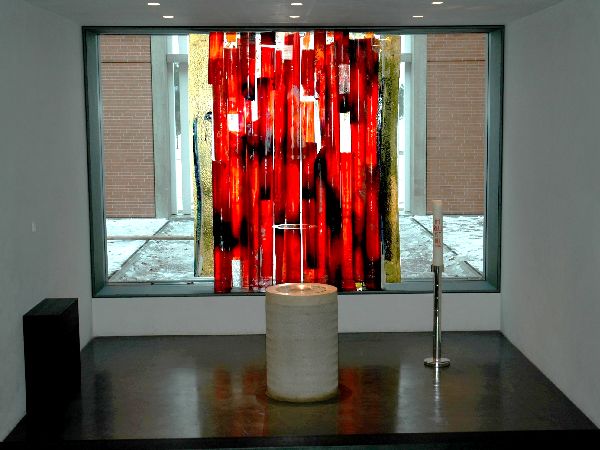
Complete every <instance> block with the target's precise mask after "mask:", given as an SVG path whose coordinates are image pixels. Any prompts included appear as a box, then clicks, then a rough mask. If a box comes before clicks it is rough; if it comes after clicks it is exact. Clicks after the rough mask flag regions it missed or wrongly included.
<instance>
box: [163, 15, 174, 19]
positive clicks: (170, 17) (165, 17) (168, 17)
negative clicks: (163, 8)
mask: <svg viewBox="0 0 600 450" xmlns="http://www.w3.org/2000/svg"><path fill="white" fill-rule="evenodd" d="M173 17H175V16H163V19H172V18H173Z"/></svg>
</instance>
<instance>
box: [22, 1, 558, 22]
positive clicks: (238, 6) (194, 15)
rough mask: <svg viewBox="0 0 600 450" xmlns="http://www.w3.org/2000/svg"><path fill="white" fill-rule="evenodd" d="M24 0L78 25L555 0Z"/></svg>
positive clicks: (337, 16) (480, 9) (391, 14)
mask: <svg viewBox="0 0 600 450" xmlns="http://www.w3.org/2000/svg"><path fill="white" fill-rule="evenodd" d="M27 1H29V3H31V4H34V5H36V6H39V7H41V8H44V9H46V10H49V11H52V12H54V13H56V14H58V15H61V16H64V17H67V18H69V19H71V20H72V21H74V22H76V23H78V24H80V25H97V26H111V25H112V26H263V25H265V26H269V25H278V26H288V25H289V26H294V25H300V26H327V25H329V26H336V25H337V26H367V27H370V26H373V27H376V26H440V25H504V24H507V23H509V22H511V21H513V20H515V19H517V18H519V17H523V16H526V15H529V14H532V13H534V12H536V11H539V10H541V9H544V8H546V7H548V6H551V5H553V4H556V3H559V1H560V0H445V1H444V4H442V5H432V3H431V0H296V1H301V2H302V3H303V6H290V2H291V1H294V0H153V1H156V2H160V3H161V5H160V6H148V5H147V2H148V0H27ZM163 15H173V16H174V18H173V19H164V18H163V17H162V16H163ZM290 15H298V16H300V18H297V19H291V18H290V17H289V16H290ZM413 15H422V16H424V17H423V18H413V17H412V16H413Z"/></svg>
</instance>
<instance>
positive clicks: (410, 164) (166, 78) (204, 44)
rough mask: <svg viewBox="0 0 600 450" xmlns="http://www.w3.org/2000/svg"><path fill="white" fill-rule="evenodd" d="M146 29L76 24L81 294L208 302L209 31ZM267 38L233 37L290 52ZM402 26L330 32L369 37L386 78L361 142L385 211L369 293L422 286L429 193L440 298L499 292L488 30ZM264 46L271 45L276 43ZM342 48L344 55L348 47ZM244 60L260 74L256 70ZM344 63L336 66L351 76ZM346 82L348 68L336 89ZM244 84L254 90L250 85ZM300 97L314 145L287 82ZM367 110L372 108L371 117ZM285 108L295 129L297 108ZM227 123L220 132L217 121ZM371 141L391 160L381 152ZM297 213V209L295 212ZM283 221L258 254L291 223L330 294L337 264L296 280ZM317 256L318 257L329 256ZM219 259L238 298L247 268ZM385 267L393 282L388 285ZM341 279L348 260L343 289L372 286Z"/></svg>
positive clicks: (493, 64) (492, 36) (496, 102)
mask: <svg viewBox="0 0 600 450" xmlns="http://www.w3.org/2000/svg"><path fill="white" fill-rule="evenodd" d="M161 31H162V30H159V32H158V33H157V32H156V30H154V33H155V34H152V35H148V34H143V33H141V32H140V31H139V30H132V29H122V30H119V31H118V33H120V34H113V33H114V32H115V30H114V29H111V34H105V33H104V32H103V30H102V29H96V28H93V29H92V28H89V29H86V32H85V35H86V81H87V107H88V139H89V164H90V175H89V176H90V194H91V201H90V217H91V221H92V261H93V281H94V294H95V295H96V296H146V295H150V296H153V295H156V296H164V295H169V296H170V295H197V294H206V293H211V292H213V289H214V286H215V284H214V283H215V260H214V253H213V244H214V238H213V220H215V218H214V217H215V216H214V215H213V207H214V204H213V189H214V188H216V189H217V190H218V189H220V187H216V186H215V187H213V181H214V180H215V178H214V175H213V170H212V162H211V159H213V160H214V153H215V150H214V148H215V142H217V140H216V139H215V121H217V120H218V118H217V117H216V116H217V115H218V112H216V111H214V105H213V94H214V93H215V92H216V91H215V87H214V83H213V85H211V83H209V81H210V80H209V76H208V70H209V65H210V54H209V48H210V45H211V42H210V40H211V39H213V38H212V37H211V36H215V35H216V34H217V33H215V32H213V33H210V32H205V31H203V30H200V31H193V32H188V31H187V30H181V32H179V31H177V33H179V34H173V33H174V31H173V29H168V30H166V29H165V30H164V34H161ZM283 31H284V30H276V31H274V32H260V33H256V32H241V33H242V36H244V35H247V36H252V37H251V39H252V42H253V44H254V45H256V47H253V48H258V47H259V45H258V44H256V41H255V39H258V40H259V43H260V36H264V39H265V40H264V41H263V43H264V46H265V47H266V48H269V47H270V46H271V45H270V42H269V41H268V39H269V36H271V35H272V36H273V47H274V48H275V46H276V45H281V46H282V47H281V51H282V52H286V51H291V50H287V49H286V48H289V46H290V45H291V44H287V43H286V42H284V40H283V39H284V38H283V36H285V33H283ZM418 31H419V30H400V31H399V30H394V31H389V30H380V31H378V32H373V33H364V32H360V33H354V32H341V31H338V32H337V33H338V34H339V36H342V37H343V36H346V39H355V40H357V41H356V42H358V40H361V39H362V40H361V41H360V42H363V41H366V40H369V42H372V43H374V46H373V49H374V51H377V52H378V55H379V56H378V58H379V59H378V63H379V69H378V70H379V74H380V75H381V74H383V73H384V72H382V70H384V69H382V67H385V70H388V71H387V72H385V76H383V75H381V79H378V85H379V91H378V94H377V95H378V96H379V98H378V100H377V101H378V103H379V111H378V114H379V115H378V120H379V122H378V128H377V134H376V136H377V137H376V139H378V141H377V145H378V149H379V150H378V155H379V158H380V159H379V160H378V161H379V165H380V166H379V167H380V169H379V170H381V173H382V176H383V179H384V180H386V181H385V182H384V181H382V182H381V185H380V186H381V191H380V193H379V195H380V196H384V197H385V199H386V201H387V203H381V202H380V204H381V205H383V204H386V205H392V204H393V205H394V206H393V207H386V208H381V210H380V211H379V213H378V221H377V226H378V227H380V239H381V245H380V246H379V249H380V251H381V263H380V266H379V268H378V270H380V275H379V276H380V278H375V279H376V284H375V286H376V289H377V290H380V291H382V292H384V291H385V292H398V291H400V292H420V291H429V290H430V289H431V287H430V284H431V283H430V281H427V280H428V279H429V278H430V277H431V276H432V275H431V272H430V271H429V266H430V263H431V233H430V230H431V201H432V200H434V199H441V200H443V202H444V209H445V216H444V238H445V244H446V248H445V272H444V276H445V278H446V279H447V282H446V283H445V290H446V291H495V290H497V289H498V286H499V261H498V255H499V193H500V147H501V146H500V139H501V120H500V118H501V96H500V93H501V89H502V77H501V75H502V60H501V55H502V30H501V29H496V28H494V29H491V28H490V29H477V30H453V29H443V30H439V31H440V32H438V33H431V34H419V33H418ZM228 34H229V35H233V36H235V37H236V40H239V39H240V32H238V33H225V34H223V33H220V36H224V37H225V39H227V35H228ZM298 36H302V38H303V39H305V41H306V43H305V44H302V43H301V44H300V45H306V49H314V48H315V47H314V45H315V44H314V39H315V37H314V36H315V33H313V32H312V31H309V30H306V31H302V32H298ZM305 36H307V37H305ZM220 39H224V38H223V37H221V38H220ZM276 39H282V41H281V42H277V43H276V42H275V40H276ZM324 39H325V38H324ZM327 39H334V33H331V36H330V35H329V34H327ZM232 42H233V38H232ZM225 45H227V41H226V40H225ZM236 45H237V44H236ZM352 45H354V44H350V47H349V48H355V47H352ZM360 45H364V44H360ZM369 45H371V44H369ZM311 46H312V47H311ZM254 51H255V53H254V54H255V55H259V54H260V52H256V50H254ZM303 51H304V50H303ZM355 51H356V52H357V53H356V54H357V55H359V56H358V58H360V57H361V56H360V55H362V53H361V52H363V51H364V49H363V48H362V47H361V48H360V49H359V44H356V50H355ZM282 54H283V53H282ZM286 57H287V56H286ZM290 57H291V56H290ZM258 58H260V56H258ZM349 58H353V56H350V57H349ZM394 58H396V59H394ZM348 62H349V63H350V60H349V61H348ZM255 63H256V65H257V66H260V64H261V62H260V60H259V61H258V62H256V61H255ZM352 64H354V62H352ZM352 64H349V65H348V67H352V68H354V67H355V66H354V65H352ZM254 70H256V69H254ZM352 70H353V69H352ZM357 70H358V69H357ZM253 73H256V72H253ZM340 74H342V76H341V77H343V76H344V74H343V73H342V72H340ZM357 74H359V72H357ZM311 76H312V75H311ZM352 76H354V75H351V74H350V70H349V72H348V84H350V82H351V77H352ZM357 76H359V75H357ZM253 81H254V82H256V81H258V78H256V77H253ZM311 82H313V81H312V78H311ZM338 82H339V83H341V81H339V80H338ZM317 85H318V84H315V86H317ZM339 85H340V86H341V84H339ZM254 89H256V90H257V92H258V89H259V88H258V87H256V86H255V87H254ZM340 93H342V90H340ZM344 93H345V91H344ZM349 93H350V90H349V91H348V95H352V94H349ZM300 94H301V96H302V98H301V100H302V101H301V103H302V104H304V103H306V101H307V100H310V101H311V102H315V103H314V104H315V105H316V110H317V112H316V113H315V112H314V111H315V107H314V106H313V105H312V104H311V110H310V111H311V113H312V114H314V118H315V119H316V123H317V131H316V133H317V134H318V135H319V136H318V137H315V136H314V133H315V131H314V130H312V128H311V132H312V133H313V135H312V137H311V139H313V140H315V139H319V142H321V141H320V139H323V142H324V141H325V134H326V130H325V129H323V130H321V129H320V128H322V127H323V126H327V125H326V123H327V122H321V121H320V120H319V112H318V110H319V103H318V99H319V93H318V92H317V93H311V92H308V93H307V92H305V90H304V87H302V92H301V93H300ZM307 94H308V95H307ZM311 94H312V96H311ZM249 98H250V97H248V99H249ZM253 99H254V100H255V101H254V103H255V105H254V106H251V102H248V117H250V116H251V115H252V114H255V115H258V114H259V113H258V112H257V111H256V110H255V111H252V108H253V107H254V108H255V109H256V108H259V107H258V106H256V104H258V100H256V98H254V97H253ZM386 102H387V103H386ZM382 104H383V105H384V106H385V105H387V106H388V110H385V111H384V110H383V109H382V108H383V107H382V106H381V105H382ZM390 105H391V107H390ZM299 111H300V113H299V117H300V118H301V119H300V121H302V120H303V119H304V117H307V115H306V110H305V109H301V108H300V109H299ZM390 111H391V113H390ZM341 114H343V111H342V113H341ZM386 114H387V115H386ZM340 117H341V118H342V119H343V118H344V117H343V116H340ZM349 117H350V112H349V113H348V118H349ZM390 117H393V120H391V119H390ZM229 119H231V118H230V117H229V115H228V116H227V120H229ZM348 120H349V125H348V130H350V119H348ZM352 120H354V119H352ZM305 123H306V122H305ZM319 124H321V126H319ZM229 126H232V124H229V123H227V124H226V127H229ZM343 126H344V125H343V121H342V127H343ZM238 127H239V125H238ZM236 129H237V128H236ZM299 129H300V130H302V127H301V126H300V128H299ZM341 133H342V134H343V131H342V132H341ZM321 134H322V136H321ZM348 136H351V132H350V131H348ZM352 136H354V135H352ZM373 136H375V135H373ZM349 139H350V140H351V139H352V138H350V137H349ZM304 140H305V136H304V135H303V136H301V137H299V142H302V143H303V142H304ZM217 144H218V142H217ZM243 145H246V143H244V144H243ZM324 145H325V144H323V146H324ZM319 146H320V144H319ZM382 146H387V147H389V149H393V150H388V152H387V153H385V150H384V151H383V152H382ZM303 161H304V159H303ZM275 164H276V163H275ZM300 172H302V170H300ZM241 186H244V185H243V184H242V185H241ZM244 189H246V190H247V189H248V188H247V187H246V188H244ZM242 195H248V193H247V192H243V193H242ZM300 195H302V196H304V195H306V194H305V193H301V194H300ZM303 198H304V197H303ZM244 201H246V200H244ZM300 203H302V201H301V202H300ZM308 205H309V203H306V204H305V205H304V208H305V210H306V211H308V208H309V207H310V206H308ZM299 207H300V206H299ZM355 216H356V214H355V213H354V215H353V216H352V215H350V216H349V217H351V219H349V220H356V218H355ZM299 217H302V218H301V219H300V220H299V221H291V222H299V223H298V224H296V223H291V222H290V221H289V220H288V219H287V218H284V219H283V220H282V221H280V222H281V223H279V222H278V221H277V220H274V222H273V228H274V230H273V242H272V247H275V246H276V245H277V244H276V243H275V240H276V234H277V233H281V234H283V233H288V235H289V234H291V233H294V232H293V231H290V229H291V228H293V227H292V225H293V226H296V225H297V226H298V230H299V231H298V234H299V236H301V237H300V239H301V240H299V243H300V244H299V246H298V247H297V250H298V253H299V254H300V255H301V256H300V259H299V261H301V262H300V263H299V264H301V266H300V267H301V273H302V276H303V277H305V276H308V277H309V278H308V281H328V280H331V279H332V277H334V276H335V275H333V274H336V273H337V274H338V276H339V277H340V278H339V279H338V280H337V282H338V283H339V284H340V285H341V283H342V278H343V275H341V274H342V269H341V268H340V270H339V272H335V271H333V272H332V271H330V270H329V269H328V270H326V271H325V272H327V273H326V275H325V276H327V277H329V278H327V279H324V280H323V279H318V278H316V275H315V274H316V272H309V271H307V268H310V267H313V266H314V267H316V265H315V264H316V263H314V262H311V261H309V262H308V263H307V254H308V253H310V250H307V244H306V241H307V240H308V241H309V244H308V245H310V238H307V236H309V231H304V232H303V231H302V230H308V229H309V228H310V227H311V225H310V224H309V223H308V222H309V221H308V220H307V219H305V217H308V214H307V213H306V212H305V213H304V214H303V215H301V216H299ZM244 220H245V219H244ZM243 226H244V227H245V226H248V225H247V224H246V223H244V225H243ZM250 226H251V224H250ZM278 227H279V228H280V229H281V230H282V231H278ZM238 228H239V227H238ZM302 233H304V234H302ZM215 234H218V232H215ZM263 234H264V233H263ZM349 239H351V238H349ZM356 239H357V238H356V237H354V242H355V243H356ZM238 240H239V239H238ZM246 245H248V244H246ZM315 245H316V244H315ZM269 248H270V247H269ZM352 248H356V244H355V245H354V247H352ZM261 251H262V250H261ZM274 252H275V253H274V254H273V258H271V259H269V258H266V261H267V265H268V264H271V265H272V267H273V270H272V273H271V276H272V277H273V278H274V279H276V281H277V277H280V276H281V274H278V273H277V270H278V269H277V261H274V259H276V258H277V257H278V254H277V251H276V250H274ZM325 253H330V252H329V247H328V251H326V252H325ZM260 257H261V258H262V257H263V256H262V253H261V256H260ZM350 257H351V258H357V257H356V256H355V255H353V254H350ZM257 258H258V256H257ZM360 258H366V256H364V255H363V256H360ZM342 259H343V258H342ZM309 260H310V257H309ZM228 261H229V264H231V269H229V268H228V269H227V271H228V272H227V273H230V274H231V278H232V279H231V281H227V280H226V282H229V283H230V284H231V285H233V292H246V291H248V289H245V288H244V285H246V286H247V285H248V281H247V280H245V279H244V278H243V277H244V275H243V274H244V273H245V272H244V271H245V270H247V269H245V268H244V259H243V258H242V257H239V256H237V257H236V256H235V255H234V256H233V257H230V259H229V260H228ZM261 261H263V260H262V259H261ZM364 261H367V263H368V260H367V259H364ZM373 261H375V260H374V259H373ZM216 262H217V265H219V264H220V263H219V261H216ZM377 263H378V264H379V262H377ZM398 263H399V265H398ZM311 264H312V265H311ZM327 264H329V263H327ZM340 264H341V263H340ZM361 264H362V262H361ZM373 265H375V263H374V262H373ZM309 266H310V267H309ZM288 267H290V266H289V265H288ZM328 267H329V266H328ZM399 267H401V279H402V281H401V282H399V281H400V280H399V277H395V273H397V272H399V270H398V268H399ZM229 270H230V272H229ZM315 270H316V269H315ZM356 270H357V269H356V267H354V269H353V268H352V266H349V268H348V272H352V274H353V275H350V276H349V279H350V281H348V282H347V284H346V287H347V288H348V287H349V289H350V290H355V289H356V288H358V290H361V289H367V288H370V289H371V290H372V289H373V284H372V283H371V284H370V285H369V282H368V281H365V280H366V278H367V277H366V276H364V274H363V278H360V268H359V270H358V273H359V275H358V278H357V276H356V273H357V272H356ZM299 273H300V272H299ZM268 274H269V272H268V271H267V275H268ZM307 274H309V275H307ZM310 277H312V278H310ZM216 278H217V279H218V278H219V277H218V276H217V277H216ZM278 281H279V282H281V281H300V280H295V279H293V280H291V279H287V280H286V279H281V278H279V280H278ZM304 281H307V279H306V278H304ZM328 282H331V281H328ZM250 286H251V289H250V290H256V291H260V290H261V288H264V284H263V285H261V286H255V289H252V282H250ZM217 290H219V289H217ZM224 291H228V289H225V290H224Z"/></svg>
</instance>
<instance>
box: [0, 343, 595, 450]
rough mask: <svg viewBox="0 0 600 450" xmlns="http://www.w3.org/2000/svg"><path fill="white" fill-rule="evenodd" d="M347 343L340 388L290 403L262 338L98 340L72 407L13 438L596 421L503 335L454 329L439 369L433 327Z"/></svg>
mask: <svg viewBox="0 0 600 450" xmlns="http://www.w3.org/2000/svg"><path fill="white" fill-rule="evenodd" d="M339 344H340V346H339V368H340V371H339V374H340V395H339V397H338V398H337V399H335V400H331V401H328V402H325V403H314V404H290V403H285V402H278V401H274V400H271V399H268V398H267V397H266V395H265V386H266V380H265V339H264V336H262V335H258V336H214V337H209V336H193V337H192V336H169V337H115V338H96V339H94V340H93V341H92V342H91V343H90V344H89V345H88V346H87V347H86V348H85V349H84V350H83V351H82V354H81V357H82V388H81V397H80V398H77V399H76V400H74V401H73V402H72V403H71V404H70V405H69V407H68V409H67V412H66V414H65V416H64V417H60V418H57V417H54V420H55V422H54V423H53V425H52V427H49V428H47V429H45V430H43V429H40V428H36V427H38V425H36V426H34V425H32V424H31V423H30V424H28V423H27V420H23V421H22V422H21V424H19V426H17V428H16V429H15V430H14V431H13V433H12V434H11V435H10V436H9V438H8V439H7V441H12V442H15V443H18V442H21V443H23V442H28V441H29V442H31V441H34V440H38V441H40V440H45V441H58V442H61V441H62V443H63V444H68V443H69V442H70V443H74V442H79V443H81V442H82V441H85V442H86V443H87V444H90V445H91V443H95V444H94V445H100V444H109V443H111V442H112V443H113V444H115V443H119V442H121V443H122V442H126V443H128V445H130V446H128V447H127V446H126V447H123V448H134V447H132V445H133V444H134V443H135V442H146V443H147V445H146V446H143V445H142V446H141V447H139V448H196V447H198V448H199V447H212V446H228V447H235V446H263V445H264V446H267V445H269V446H270V445H287V446H292V445H316V444H327V443H328V444H330V445H332V444H334V443H337V444H344V445H350V444H354V443H361V442H363V443H370V444H373V443H383V444H385V443H390V444H393V443H399V442H405V443H406V442H413V443H419V442H437V441H439V440H440V437H444V439H445V440H446V441H448V442H451V441H452V440H453V436H463V437H464V439H465V441H468V440H469V439H470V438H469V436H478V437H480V438H481V437H483V438H484V439H485V436H503V435H506V434H498V433H497V432H505V431H506V432H512V433H515V432H535V431H538V432H539V431H549V430H555V431H560V430H563V431H568V430H593V429H595V427H594V425H593V424H592V423H591V422H590V421H589V420H588V419H587V418H586V417H585V416H584V415H583V414H582V413H581V412H580V411H579V410H578V409H577V408H576V407H575V406H574V405H573V403H571V402H570V401H569V400H568V399H567V398H566V397H565V396H564V395H563V394H562V393H561V392H560V391H559V390H558V389H557V388H556V387H555V386H554V385H553V384H552V383H551V382H550V381H549V380H548V379H547V378H546V377H545V376H544V375H543V374H542V373H541V372H540V371H539V370H537V369H536V368H535V366H533V365H532V364H531V363H530V362H529V361H528V360H527V359H526V358H525V357H524V356H523V355H522V354H521V353H520V352H519V351H518V350H517V349H516V348H515V347H514V346H513V345H512V344H510V342H508V341H507V340H506V339H505V338H504V337H503V336H502V334H500V333H498V332H477V333H473V332H455V333H444V354H445V356H448V357H449V358H450V359H451V360H452V365H451V367H449V368H447V369H442V370H439V371H435V370H432V369H429V368H427V367H425V366H424V365H423V358H424V357H425V356H429V355H430V353H431V334H430V333H366V334H342V335H340V339H339ZM450 433H458V434H450ZM461 433H462V434H461ZM486 433H489V434H486ZM427 437H428V438H427ZM407 439H408V440H407ZM423 439H425V441H423ZM494 440H495V442H498V441H497V438H496V437H495V438H494ZM150 442H153V445H156V446H157V447H156V446H151V445H149V443H150ZM160 443H163V444H164V446H161V445H162V444H160ZM169 443H170V445H169ZM177 443H179V444H177ZM115 445H116V444H115ZM115 448H117V447H115ZM444 448H446V447H444ZM461 448H462V447H461ZM465 448H466V447H465ZM469 448H470V447H469ZM473 448H480V447H473Z"/></svg>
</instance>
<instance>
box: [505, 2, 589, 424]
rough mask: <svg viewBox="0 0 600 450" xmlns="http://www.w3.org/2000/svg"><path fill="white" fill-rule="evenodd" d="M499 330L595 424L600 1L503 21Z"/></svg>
mask: <svg viewBox="0 0 600 450" xmlns="http://www.w3.org/2000/svg"><path fill="white" fill-rule="evenodd" d="M505 71H506V79H505V89H504V91H505V110H504V176H503V186H504V187H503V211H502V223H503V227H502V228H503V233H502V250H503V251H502V331H503V332H504V334H505V335H506V336H507V337H508V339H510V340H511V341H512V342H513V343H514V344H515V345H516V346H517V347H518V348H519V349H520V350H521V351H523V353H525V355H526V356H527V357H528V358H529V359H530V360H531V361H532V362H533V363H534V364H536V365H537V366H538V367H539V368H540V369H541V370H542V372H544V374H545V375H547V376H548V377H549V378H550V379H551V380H552V381H553V382H554V383H555V384H556V385H557V386H558V387H559V388H560V389H561V390H562V391H563V392H564V393H565V394H566V395H567V396H568V397H569V398H570V399H571V400H572V401H573V402H574V403H575V404H576V405H577V406H578V407H579V408H580V409H581V410H582V411H583V412H584V413H585V414H587V415H588V416H589V417H590V419H592V420H593V421H594V422H595V423H596V424H597V425H600V383H599V382H598V380H600V295H599V293H598V277H599V274H598V271H599V270H600V244H599V242H600V235H599V233H598V230H600V181H599V178H598V173H599V172H598V171H599V169H600V144H599V142H600V140H599V136H600V135H599V125H600V112H599V109H600V84H599V80H600V2H599V1H597V0H567V1H564V2H562V3H559V4H558V5H556V6H554V7H551V8H549V9H546V10H544V11H542V12H539V13H537V14H534V15H531V16H528V17H526V18H523V19H521V20H518V21H515V22H513V23H511V24H509V25H508V26H507V28H506V61H505Z"/></svg>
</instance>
